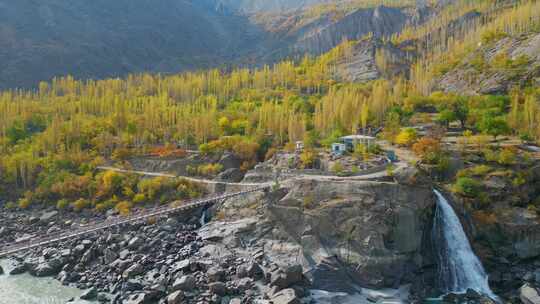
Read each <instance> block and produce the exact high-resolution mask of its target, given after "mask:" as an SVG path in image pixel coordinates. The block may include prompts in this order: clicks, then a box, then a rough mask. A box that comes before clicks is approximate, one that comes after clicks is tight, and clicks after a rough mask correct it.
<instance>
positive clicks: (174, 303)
mask: <svg viewBox="0 0 540 304" xmlns="http://www.w3.org/2000/svg"><path fill="white" fill-rule="evenodd" d="M184 298H185V295H184V292H182V291H181V290H177V291H175V292H173V293H171V294H169V295H168V296H167V304H181V303H182V301H183V300H184Z"/></svg>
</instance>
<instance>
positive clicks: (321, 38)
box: [292, 6, 410, 54]
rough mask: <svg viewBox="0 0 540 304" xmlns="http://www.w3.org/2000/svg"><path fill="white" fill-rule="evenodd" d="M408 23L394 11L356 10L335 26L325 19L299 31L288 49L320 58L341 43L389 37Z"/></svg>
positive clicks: (395, 9)
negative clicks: (367, 37) (369, 35)
mask: <svg viewBox="0 0 540 304" xmlns="http://www.w3.org/2000/svg"><path fill="white" fill-rule="evenodd" d="M409 20H410V16H408V15H407V14H406V13H405V12H404V11H403V10H401V9H397V8H389V7H384V6H379V7H377V8H370V9H359V10H356V11H354V12H352V13H350V14H348V15H346V16H345V17H344V18H342V19H340V20H338V21H337V22H333V20H332V19H331V18H326V19H323V20H318V21H317V22H315V23H313V24H310V25H308V26H306V27H304V28H302V29H300V30H299V31H298V32H297V34H296V37H295V40H296V41H295V42H294V43H293V45H292V48H293V49H294V50H295V51H296V52H309V53H314V54H320V53H324V52H326V51H329V50H330V49H332V48H333V47H335V46H336V45H338V44H339V43H341V42H342V41H343V40H344V39H348V40H357V39H360V38H362V37H363V36H365V35H367V34H369V33H373V35H374V36H375V37H382V36H387V35H391V34H393V33H396V32H398V31H400V30H401V29H402V28H403V27H404V26H405V24H407V22H408V21H409Z"/></svg>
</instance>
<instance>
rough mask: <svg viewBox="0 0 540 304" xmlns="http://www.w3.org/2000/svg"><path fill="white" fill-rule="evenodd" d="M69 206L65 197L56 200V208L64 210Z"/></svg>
mask: <svg viewBox="0 0 540 304" xmlns="http://www.w3.org/2000/svg"><path fill="white" fill-rule="evenodd" d="M68 206H69V202H68V201H67V200H65V199H61V200H59V201H58V202H56V209H58V210H64V209H66V208H67V207H68Z"/></svg>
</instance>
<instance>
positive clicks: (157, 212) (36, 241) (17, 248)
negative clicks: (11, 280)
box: [0, 185, 270, 258]
mask: <svg viewBox="0 0 540 304" xmlns="http://www.w3.org/2000/svg"><path fill="white" fill-rule="evenodd" d="M269 187H270V186H268V185H264V186H259V187H256V188H253V189H249V190H244V191H239V192H233V193H228V194H222V195H218V196H214V197H210V198H203V199H195V200H191V201H188V202H182V201H176V202H173V203H172V205H174V203H183V204H182V205H181V206H177V207H174V206H163V207H156V208H152V209H148V210H145V211H143V212H141V213H139V214H133V215H130V216H127V217H119V218H114V219H109V220H105V221H102V222H94V223H91V224H88V225H85V226H81V227H79V228H76V229H74V230H71V231H68V232H61V233H56V234H49V235H47V236H43V237H38V238H32V239H29V240H24V241H20V242H14V243H11V244H7V245H6V244H4V245H2V246H1V247H0V258H2V257H6V256H10V255H13V254H15V253H18V252H22V251H27V250H30V249H34V248H37V247H41V246H46V245H50V244H53V243H58V242H62V241H66V240H69V239H74V238H78V237H81V236H84V235H87V234H90V233H93V232H97V231H100V230H105V229H108V228H112V227H117V226H121V225H124V224H128V223H134V222H139V221H143V220H147V219H150V218H153V217H156V216H163V215H166V214H171V213H177V212H181V211H187V210H192V209H196V208H199V207H205V206H208V205H212V204H214V203H216V202H218V201H221V200H224V199H228V198H233V197H236V196H240V195H244V194H248V193H252V192H258V191H263V190H266V189H268V188H269Z"/></svg>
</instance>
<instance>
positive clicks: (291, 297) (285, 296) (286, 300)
mask: <svg viewBox="0 0 540 304" xmlns="http://www.w3.org/2000/svg"><path fill="white" fill-rule="evenodd" d="M271 301H272V303H274V304H300V299H299V298H298V296H297V294H296V291H295V290H294V289H292V288H288V289H283V290H281V291H279V292H278V293H276V294H274V295H273V296H272V299H271Z"/></svg>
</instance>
